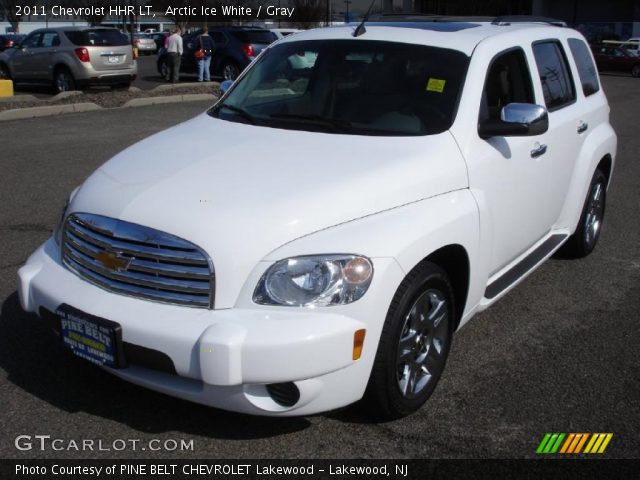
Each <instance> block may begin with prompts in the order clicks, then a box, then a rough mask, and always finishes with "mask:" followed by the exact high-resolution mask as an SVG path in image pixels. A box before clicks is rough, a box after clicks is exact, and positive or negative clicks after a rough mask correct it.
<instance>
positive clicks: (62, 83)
mask: <svg viewBox="0 0 640 480" xmlns="http://www.w3.org/2000/svg"><path fill="white" fill-rule="evenodd" d="M75 89H76V80H75V79H74V78H73V75H72V74H71V72H70V71H69V69H68V68H66V67H58V68H57V69H56V70H55V72H54V73H53V91H54V92H55V93H62V92H71V91H73V90H75Z"/></svg>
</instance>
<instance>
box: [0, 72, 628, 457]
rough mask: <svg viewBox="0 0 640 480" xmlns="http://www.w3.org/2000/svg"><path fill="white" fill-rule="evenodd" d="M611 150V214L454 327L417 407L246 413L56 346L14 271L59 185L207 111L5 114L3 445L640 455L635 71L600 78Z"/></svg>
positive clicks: (1, 166)
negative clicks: (590, 438) (134, 380)
mask: <svg viewBox="0 0 640 480" xmlns="http://www.w3.org/2000/svg"><path fill="white" fill-rule="evenodd" d="M603 83H604V87H605V91H606V92H607V94H608V97H609V101H610V104H611V108H612V123H613V125H614V127H615V129H616V131H617V133H618V138H619V150H618V159H617V165H616V170H615V171H614V176H613V183H612V185H611V189H610V192H609V197H608V205H607V213H606V219H605V225H604V229H603V232H602V236H601V238H600V243H599V246H598V247H597V249H596V250H595V252H594V253H593V254H592V255H591V256H590V257H588V258H587V259H584V260H579V261H570V260H562V259H552V260H550V261H549V262H547V263H546V264H545V265H544V266H543V267H542V268H541V269H539V270H538V271H537V272H535V273H534V274H533V275H531V276H530V277H529V278H528V279H527V280H526V281H525V282H524V283H522V284H521V285H520V286H518V287H517V288H516V289H515V290H514V291H513V292H512V293H510V294H509V295H508V296H507V297H506V298H505V299H503V300H502V301H501V302H499V303H498V304H497V305H495V306H494V307H492V308H490V309H489V310H487V311H486V312H484V313H482V314H481V315H478V316H477V317H476V318H475V319H473V320H472V321H471V322H470V323H469V324H468V325H466V326H465V327H464V328H463V329H462V330H461V331H460V332H458V333H457V334H456V336H455V338H454V343H453V347H452V351H451V355H450V357H449V362H448V365H447V368H446V371H445V373H444V377H443V379H442V381H441V383H440V385H439V386H438V388H437V390H436V392H435V394H434V396H433V397H432V398H431V400H430V401H429V402H428V403H427V405H426V406H425V407H424V408H423V409H422V410H420V411H419V412H417V413H416V414H414V415H412V416H410V417H408V418H405V419H402V420H398V421H395V422H389V423H384V424H375V423H372V422H371V421H370V420H369V419H368V418H367V417H366V416H364V415H363V414H362V412H361V409H360V408H358V406H357V405H356V406H352V407H349V408H346V409H342V410H340V411H337V412H330V413H327V414H322V415H317V416H313V417H303V418H293V419H268V418H254V417H248V416H243V415H239V414H233V413H227V412H224V411H220V410H215V409H210V408H206V407H202V406H199V405H195V404H191V403H188V402H185V401H182V400H177V399H174V398H171V397H167V396H164V395H161V394H157V393H154V392H150V391H147V390H145V389H142V388H139V387H136V386H133V385H130V384H128V383H125V382H123V381H120V380H118V379H116V378H114V377H112V376H110V375H108V374H107V373H105V372H103V371H101V370H99V369H98V368H95V367H93V366H91V365H90V364H87V363H84V362H82V361H79V360H76V359H74V358H71V357H70V356H69V355H67V354H65V353H64V352H63V351H62V349H61V348H60V347H59V346H58V344H57V343H56V342H55V340H54V339H53V337H52V336H51V335H50V334H49V332H48V331H47V329H46V328H45V327H44V326H43V325H42V324H41V322H40V321H39V320H38V318H37V317H35V316H34V315H30V314H26V313H24V312H23V311H22V310H21V308H20V305H19V301H18V296H17V293H16V271H17V269H18V268H19V267H20V265H21V264H22V263H23V262H24V261H25V260H26V258H27V256H28V255H29V254H30V253H31V252H32V251H33V250H34V249H35V248H36V247H37V246H38V245H39V244H40V243H41V242H43V241H44V240H45V239H46V238H47V237H48V236H49V235H50V232H51V229H52V228H53V227H54V224H55V223H56V221H57V219H58V216H59V213H60V209H61V207H62V205H63V203H64V200H65V198H66V196H67V195H68V193H69V192H70V191H71V190H72V189H73V188H74V187H75V186H76V185H77V184H78V183H80V182H81V181H82V180H83V179H84V178H86V176H87V175H89V174H90V173H91V172H92V171H93V170H94V169H95V168H96V167H97V166H99V165H100V164H101V163H103V162H104V161H105V160H107V159H108V158H109V157H110V156H112V155H113V154H115V153H117V152H118V151H120V150H122V149H123V148H124V147H126V146H128V145H130V144H132V143H133V142H135V141H137V140H139V139H141V138H143V137H145V136H147V135H149V134H151V133H153V132H156V131H159V130H162V129H164V128H166V127H168V126H170V125H173V124H175V123H177V122H180V121H182V120H185V119H187V118H190V117H192V116H194V115H195V114H197V113H198V112H200V111H202V110H204V109H205V108H206V105H204V104H201V103H187V104H179V105H168V106H162V105H160V106H154V107H144V108H137V109H126V110H124V109H121V110H118V109H116V110H105V111H101V112H92V113H86V114H71V115H66V116H60V117H47V118H41V119H32V120H21V121H13V122H3V123H2V124H0V151H1V152H2V153H1V155H0V309H1V310H0V405H1V406H0V458H38V457H41V458H52V457H55V458H63V457H64V458H109V457H121V458H137V457H139V458H145V457H155V458H195V457H200V458H202V457H211V458H408V457H414V458H441V457H453V458H485V457H493V458H522V457H535V456H536V455H535V450H536V447H537V445H538V443H539V442H540V440H541V438H542V437H543V435H544V434H545V433H546V432H611V433H613V439H612V441H611V443H610V444H609V447H608V448H607V451H606V454H605V455H604V456H606V457H607V458H615V457H618V458H621V457H624V458H640V434H639V433H638V432H640V368H639V361H638V345H639V344H640V316H639V314H638V312H639V311H640V243H639V242H638V239H639V238H640V215H638V207H639V206H640V188H638V185H639V181H640V180H639V179H640V162H639V161H638V152H639V151H640V136H638V134H637V130H638V111H639V108H640V80H638V79H634V78H630V77H613V76H607V77H603ZM18 435H51V436H52V438H62V439H66V440H70V439H73V440H76V441H81V440H82V439H103V440H104V441H105V442H107V443H112V442H113V441H114V440H115V439H140V440H143V441H148V440H150V439H160V440H166V439H177V440H186V441H189V440H193V441H194V451H190V452H180V451H174V452H168V451H157V452H151V451H149V450H145V451H143V450H137V451H131V450H125V451H121V452H116V451H102V452H100V451H93V452H86V451H85V452H76V451H74V450H63V451H59V452H57V451H51V450H46V451H39V450H30V451H19V450H17V449H16V448H15V446H14V440H15V438H16V437H17V436H18Z"/></svg>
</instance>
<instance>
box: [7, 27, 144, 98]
mask: <svg viewBox="0 0 640 480" xmlns="http://www.w3.org/2000/svg"><path fill="white" fill-rule="evenodd" d="M137 70H138V67H137V64H136V61H135V58H134V53H133V48H132V46H131V43H130V42H129V39H128V38H127V37H126V36H125V35H124V34H122V33H120V31H118V30H116V29H114V28H100V27H56V28H45V29H39V30H35V31H33V32H32V33H30V34H29V35H28V36H27V37H26V38H25V39H24V40H23V41H22V42H21V43H20V44H19V45H16V46H14V47H13V48H10V49H8V50H6V51H4V52H2V53H1V54H0V79H12V80H13V81H14V83H44V84H51V85H53V88H54V90H55V91H56V92H64V91H68V90H75V89H76V88H82V87H87V86H90V85H117V86H128V85H130V84H131V82H132V81H133V80H135V78H136V74H137Z"/></svg>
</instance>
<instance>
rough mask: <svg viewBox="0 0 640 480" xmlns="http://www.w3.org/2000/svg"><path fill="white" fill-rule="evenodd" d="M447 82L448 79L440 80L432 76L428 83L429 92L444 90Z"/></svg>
mask: <svg viewBox="0 0 640 480" xmlns="http://www.w3.org/2000/svg"><path fill="white" fill-rule="evenodd" d="M445 83H447V81H446V80H440V79H439V78H430V79H429V83H427V92H438V93H442V92H444V84H445Z"/></svg>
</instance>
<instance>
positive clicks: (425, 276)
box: [364, 262, 455, 420]
mask: <svg viewBox="0 0 640 480" xmlns="http://www.w3.org/2000/svg"><path fill="white" fill-rule="evenodd" d="M454 319H455V307H454V297H453V289H452V287H451V283H450V282H449V279H448V277H447V274H446V273H445V272H444V270H442V269H441V268H440V267H439V266H437V265H435V264H433V263H429V262H425V263H422V264H420V265H419V266H418V267H416V268H414V269H413V270H412V271H411V272H410V273H409V275H407V277H406V278H405V280H404V281H403V282H402V284H401V285H400V287H399V288H398V291H397V292H396V294H395V296H394V298H393V301H392V302H391V306H390V307H389V311H388V313H387V318H386V320H385V324H384V327H383V330H382V335H381V337H380V343H379V345H378V352H377V354H376V359H375V362H374V366H373V369H372V372H371V377H370V379H369V384H368V386H367V390H366V392H365V396H364V401H365V403H366V404H367V406H368V407H369V409H370V410H371V413H372V414H373V415H374V416H376V417H378V418H380V419H385V420H386V419H394V418H400V417H403V416H406V415H409V414H410V413H413V412H415V411H416V410H418V409H419V408H420V407H421V406H422V405H423V404H424V403H425V402H426V401H427V399H428V398H429V397H430V396H431V394H432V393H433V391H434V389H435V387H436V384H437V383H438V380H439V379H440V376H441V375H442V372H443V370H444V366H445V363H446V360H447V356H448V354H449V348H450V346H451V340H452V336H453V326H454Z"/></svg>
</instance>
